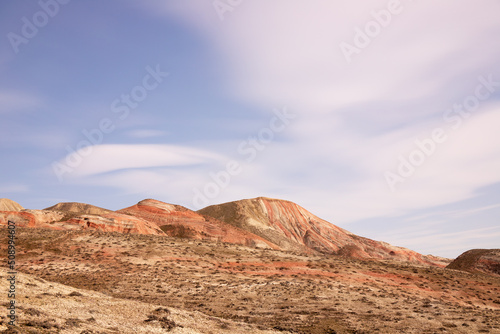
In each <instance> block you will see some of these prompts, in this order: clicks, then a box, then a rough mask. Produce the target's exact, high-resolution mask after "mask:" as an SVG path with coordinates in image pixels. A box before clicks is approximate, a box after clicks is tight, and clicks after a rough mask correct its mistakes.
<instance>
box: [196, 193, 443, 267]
mask: <svg viewBox="0 0 500 334" xmlns="http://www.w3.org/2000/svg"><path fill="white" fill-rule="evenodd" d="M198 212H199V213H201V214H204V215H207V216H211V217H214V218H217V219H220V220H222V221H224V222H226V223H228V224H231V225H234V226H237V227H239V228H242V229H244V230H247V231H249V232H252V233H254V234H256V235H258V236H261V237H262V238H264V239H267V240H269V241H271V242H272V243H275V244H277V245H278V246H280V247H281V248H282V249H285V250H299V249H304V248H309V249H312V250H315V251H318V252H321V253H327V254H339V255H345V256H348V257H354V258H372V259H387V260H401V261H408V262H412V263H419V264H426V265H437V266H442V267H443V266H445V265H447V264H448V263H447V262H446V261H444V262H443V261H441V260H440V259H437V258H435V257H426V256H423V255H421V254H419V253H417V252H414V251H412V250H409V249H406V248H402V247H395V246H392V245H390V244H388V243H385V242H380V241H374V240H371V239H367V238H363V237H360V236H357V235H355V234H352V233H351V232H349V231H346V230H344V229H342V228H340V227H338V226H335V225H333V224H331V223H329V222H327V221H325V220H323V219H321V218H318V217H317V216H315V215H313V214H312V213H310V212H309V211H307V210H306V209H304V208H302V207H301V206H299V205H297V204H295V203H292V202H289V201H284V200H278V199H271V198H265V197H259V198H255V199H246V200H241V201H236V202H230V203H225V204H220V205H213V206H209V207H207V208H204V209H202V210H200V211H198Z"/></svg>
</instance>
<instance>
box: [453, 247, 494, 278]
mask: <svg viewBox="0 0 500 334" xmlns="http://www.w3.org/2000/svg"><path fill="white" fill-rule="evenodd" d="M446 268H448V269H456V270H463V271H468V272H471V273H476V272H482V273H485V274H490V275H496V276H500V249H471V250H469V251H467V252H465V253H463V254H462V255H460V256H459V257H457V258H456V259H455V260H454V261H453V262H452V263H450V264H449V265H448V266H447V267H446Z"/></svg>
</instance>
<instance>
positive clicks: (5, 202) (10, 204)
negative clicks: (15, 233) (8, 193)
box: [0, 198, 24, 211]
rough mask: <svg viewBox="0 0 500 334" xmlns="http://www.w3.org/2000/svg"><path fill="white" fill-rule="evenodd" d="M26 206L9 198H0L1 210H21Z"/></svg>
mask: <svg viewBox="0 0 500 334" xmlns="http://www.w3.org/2000/svg"><path fill="white" fill-rule="evenodd" d="M21 210H24V208H23V207H22V206H21V204H19V203H17V202H14V201H13V200H10V199H8V198H0V211H21Z"/></svg>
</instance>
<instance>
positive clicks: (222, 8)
mask: <svg viewBox="0 0 500 334" xmlns="http://www.w3.org/2000/svg"><path fill="white" fill-rule="evenodd" d="M242 2H243V0H214V2H212V5H213V6H214V9H215V11H216V12H217V15H218V16H219V19H220V20H221V21H224V16H225V15H226V13H227V12H232V11H234V9H235V8H236V7H238V6H239V5H241V3H242Z"/></svg>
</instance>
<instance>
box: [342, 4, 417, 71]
mask: <svg viewBox="0 0 500 334" xmlns="http://www.w3.org/2000/svg"><path fill="white" fill-rule="evenodd" d="M410 1H411V0H410ZM403 9H404V7H403V5H402V4H401V1H400V0H389V2H388V3H387V6H386V9H381V10H372V11H371V13H370V16H371V17H372V19H371V20H369V21H368V22H366V23H365V25H364V26H363V27H362V28H360V27H358V26H356V27H355V28H354V38H353V41H352V43H347V42H345V41H343V42H341V43H340V44H339V47H340V50H341V51H342V54H343V55H344V58H345V59H346V61H347V62H348V63H351V62H352V57H353V56H354V55H355V54H356V55H357V54H360V53H361V51H362V50H363V49H365V48H367V47H368V46H369V45H370V44H371V43H372V41H373V40H374V39H375V38H377V37H378V36H379V35H380V34H381V33H382V31H383V29H384V28H387V27H388V26H389V25H390V24H391V22H392V20H393V18H394V17H395V16H397V15H399V14H401V13H402V12H403Z"/></svg>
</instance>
